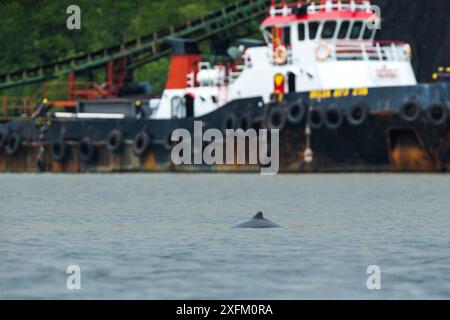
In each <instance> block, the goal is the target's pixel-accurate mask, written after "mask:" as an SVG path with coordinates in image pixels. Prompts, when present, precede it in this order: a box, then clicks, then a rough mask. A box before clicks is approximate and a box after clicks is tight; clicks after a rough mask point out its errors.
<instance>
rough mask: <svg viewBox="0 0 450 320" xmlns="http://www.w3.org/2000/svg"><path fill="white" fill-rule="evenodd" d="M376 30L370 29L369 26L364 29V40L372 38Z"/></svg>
mask: <svg viewBox="0 0 450 320" xmlns="http://www.w3.org/2000/svg"><path fill="white" fill-rule="evenodd" d="M373 32H374V30H372V29H370V27H369V25H366V28H365V29H364V33H363V39H364V40H369V39H371V38H372V35H373Z"/></svg>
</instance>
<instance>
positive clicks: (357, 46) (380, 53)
mask: <svg viewBox="0 0 450 320" xmlns="http://www.w3.org/2000/svg"><path fill="white" fill-rule="evenodd" d="M330 48H332V52H331V57H330V58H331V59H332V60H335V61H346V60H363V61H410V58H411V47H410V46H409V45H408V44H407V43H404V42H387V41H383V42H375V43H367V42H362V43H354V42H353V43H351V42H349V43H339V42H338V43H336V44H335V45H330Z"/></svg>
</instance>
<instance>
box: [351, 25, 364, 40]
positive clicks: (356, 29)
mask: <svg viewBox="0 0 450 320" xmlns="http://www.w3.org/2000/svg"><path fill="white" fill-rule="evenodd" d="M362 27H363V23H362V21H356V22H355V23H353V27H352V31H351V32H350V39H358V38H359V36H360V35H361V30H362Z"/></svg>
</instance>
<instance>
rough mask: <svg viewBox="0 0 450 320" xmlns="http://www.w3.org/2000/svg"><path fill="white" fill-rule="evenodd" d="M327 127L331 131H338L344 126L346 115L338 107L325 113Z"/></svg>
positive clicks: (324, 119)
mask: <svg viewBox="0 0 450 320" xmlns="http://www.w3.org/2000/svg"><path fill="white" fill-rule="evenodd" d="M323 121H324V123H325V126H326V127H327V128H328V129H330V130H337V129H339V128H340V127H341V126H342V123H343V122H344V115H343V113H342V110H341V109H339V108H338V107H331V108H328V109H327V110H326V111H325V115H324V118H323Z"/></svg>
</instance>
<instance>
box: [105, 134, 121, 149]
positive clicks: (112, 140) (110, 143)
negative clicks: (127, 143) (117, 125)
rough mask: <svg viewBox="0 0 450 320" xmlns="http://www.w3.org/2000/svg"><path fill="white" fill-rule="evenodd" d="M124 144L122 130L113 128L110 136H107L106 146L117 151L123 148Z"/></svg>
mask: <svg viewBox="0 0 450 320" xmlns="http://www.w3.org/2000/svg"><path fill="white" fill-rule="evenodd" d="M122 146H123V134H122V131H120V130H117V129H115V130H112V131H111V132H110V133H109V135H108V138H106V148H108V150H109V151H111V152H114V153H117V152H119V151H120V150H121V149H122Z"/></svg>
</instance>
